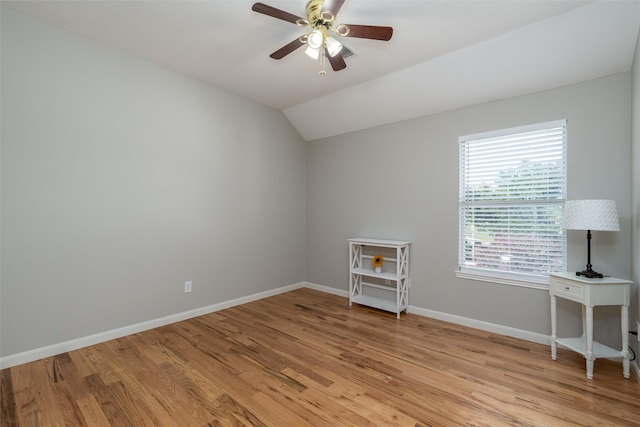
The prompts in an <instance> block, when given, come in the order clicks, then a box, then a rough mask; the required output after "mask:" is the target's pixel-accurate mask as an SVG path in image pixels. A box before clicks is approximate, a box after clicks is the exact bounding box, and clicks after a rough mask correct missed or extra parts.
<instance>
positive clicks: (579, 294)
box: [551, 278, 584, 302]
mask: <svg viewBox="0 0 640 427" xmlns="http://www.w3.org/2000/svg"><path fill="white" fill-rule="evenodd" d="M551 286H552V288H553V293H554V294H556V295H559V296H564V297H566V298H568V299H571V300H574V301H577V302H581V301H584V285H582V284H579V283H576V282H572V281H569V280H564V279H558V278H553V280H552V281H551Z"/></svg>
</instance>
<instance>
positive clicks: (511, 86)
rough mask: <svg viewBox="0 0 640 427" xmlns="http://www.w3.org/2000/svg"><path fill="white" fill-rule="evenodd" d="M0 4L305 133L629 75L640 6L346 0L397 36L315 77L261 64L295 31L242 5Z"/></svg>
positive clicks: (349, 17)
mask: <svg viewBox="0 0 640 427" xmlns="http://www.w3.org/2000/svg"><path fill="white" fill-rule="evenodd" d="M327 1H329V0H327ZM2 3H3V4H5V5H7V6H9V7H11V8H13V9H16V10H19V11H22V12H24V13H27V14H29V15H32V16H34V17H36V18H39V19H42V20H44V21H47V22H50V23H53V24H55V25H58V26H61V27H63V28H66V29H68V30H70V31H73V32H76V33H79V34H82V35H84V36H87V37H89V38H91V39H94V40H96V41H98V42H100V43H103V44H106V45H109V46H112V47H114V48H117V49H120V50H122V51H125V52H128V53H131V54H133V55H136V56H139V57H142V58H145V59H148V60H150V61H153V62H155V63H158V64H161V65H163V66H166V67H168V68H170V69H173V70H177V71H179V72H182V73H184V74H186V75H189V76H192V77H195V78H197V79H200V80H203V81H206V82H209V83H212V84H214V85H216V86H218V87H221V88H223V89H226V90H228V91H230V92H234V93H237V94H239V95H242V96H244V97H246V98H249V99H252V100H255V101H256V102H259V103H261V104H265V105H268V106H271V107H274V108H277V109H279V110H282V111H283V112H284V114H285V115H286V116H287V117H288V118H289V120H290V121H291V123H292V124H293V126H295V127H296V129H298V131H299V132H300V133H301V135H302V136H303V137H304V138H305V139H307V140H313V139H318V138H322V137H326V136H332V135H338V134H341V133H345V132H349V131H353V130H359V129H365V128H369V127H372V126H376V125H380V124H383V123H391V122H395V121H399V120H405V119H409V118H413V117H418V116H422V115H426V114H433V113H437V112H441V111H446V110H450V109H454V108H460V107H463V106H468V105H474V104H478V103H483V102H488V101H492V100H495V99H501V98H507V97H512V96H518V95H522V94H526V93H531V92H535V91H539V90H544V89H549V88H553V87H558V86H562V85H566V84H571V83H575V82H579V81H584V80H588V79H592V78H597V77H601V76H604V75H608V74H612V73H617V72H622V71H627V70H629V69H630V68H631V64H632V61H633V52H634V47H635V42H636V39H637V34H638V28H639V26H640V0H601V1H596V2H593V1H585V0H510V1H509V0H495V1H492V0H467V1H463V0H422V1H420V0H346V2H345V4H344V6H343V7H342V10H341V12H340V13H339V15H338V17H337V22H338V23H341V22H343V23H348V24H370V25H388V26H392V27H393V28H394V34H393V38H392V39H391V41H389V42H380V41H372V40H364V39H355V38H348V39H341V41H343V42H345V43H346V44H347V45H348V46H349V47H350V48H351V49H352V50H353V51H354V52H355V53H356V55H355V56H353V57H350V58H347V59H346V63H347V68H346V69H345V70H342V71H339V72H333V71H331V69H330V67H329V69H328V71H327V74H326V75H324V76H321V75H319V74H318V69H319V68H318V64H317V62H315V61H313V60H311V59H309V58H308V57H307V56H306V55H304V51H303V49H299V50H296V51H295V52H293V53H292V54H290V55H288V56H287V57H285V58H284V59H282V60H279V61H278V60H273V59H271V58H269V54H270V53H271V52H273V51H275V50H277V49H279V48H280V47H282V46H283V45H285V44H287V43H289V42H291V41H293V40H294V39H295V38H297V37H299V36H300V35H302V34H304V30H303V29H301V28H298V27H297V26H296V25H295V24H291V23H288V22H285V21H282V20H278V19H274V18H272V17H269V16H265V15H262V14H258V13H255V12H253V11H251V5H252V4H253V3H254V1H252V0H198V1H190V0H170V1H158V0H146V1H95V0H94V1H78V0H74V1H51V0H49V1H24V0H23V1H4V0H3V1H2ZM263 3H266V4H268V5H270V6H273V7H276V8H278V9H282V10H284V11H287V12H290V13H293V14H295V15H299V16H305V5H306V0H264V1H263ZM318 118H320V119H318Z"/></svg>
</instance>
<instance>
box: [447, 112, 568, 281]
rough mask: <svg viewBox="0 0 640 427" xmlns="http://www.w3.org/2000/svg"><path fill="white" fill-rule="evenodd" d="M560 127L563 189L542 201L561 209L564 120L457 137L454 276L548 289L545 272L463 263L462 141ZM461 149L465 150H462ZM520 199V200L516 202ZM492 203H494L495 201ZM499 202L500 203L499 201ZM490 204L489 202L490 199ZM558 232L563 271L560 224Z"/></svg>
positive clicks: (564, 258)
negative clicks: (516, 270) (483, 266)
mask: <svg viewBox="0 0 640 427" xmlns="http://www.w3.org/2000/svg"><path fill="white" fill-rule="evenodd" d="M556 128H562V129H563V136H562V159H561V162H562V177H561V180H562V189H561V197H560V198H555V199H547V200H546V201H545V202H542V203H543V204H546V205H557V206H559V207H560V209H561V211H564V203H565V201H566V200H567V145H568V136H567V120H566V119H561V120H554V121H549V122H542V123H536V124H531V125H525V126H519V127H514V128H507V129H501V130H495V131H490V132H483V133H477V134H472V135H466V136H461V137H459V138H458V145H459V154H458V161H459V167H460V169H459V171H458V179H459V185H458V191H459V193H458V220H459V230H458V268H457V269H456V271H455V275H456V277H457V278H462V279H472V280H477V281H484V282H492V283H499V284H506V285H514V286H520V287H528V288H536V289H548V288H549V275H548V274H527V273H523V272H514V271H500V270H496V269H491V268H474V267H472V266H466V265H464V259H466V250H465V248H466V247H467V242H466V241H467V239H466V233H465V227H466V220H465V215H464V214H463V212H464V208H467V207H468V203H469V199H467V198H465V196H466V194H467V193H466V192H465V189H466V187H464V184H465V183H466V182H467V181H466V179H467V176H469V175H468V174H464V175H463V172H464V171H466V169H464V165H463V159H466V157H463V154H466V153H467V150H466V148H465V144H467V143H473V142H478V141H482V140H488V139H494V138H504V137H509V136H515V135H519V134H526V133H529V132H538V131H545V130H550V129H556ZM463 150H464V151H463ZM522 200H523V199H514V200H508V201H505V202H504V203H503V205H504V206H509V205H518V204H520V205H521V204H522V203H523V202H522ZM519 201H520V202H519ZM494 203H495V202H494ZM499 203H502V202H499ZM536 203H537V202H535V201H527V202H526V205H528V206H533V205H535V204H536ZM489 204H490V202H489ZM559 232H560V233H561V237H560V238H559V243H560V245H561V260H560V261H561V264H562V265H561V270H562V271H566V266H567V249H566V248H567V238H566V232H565V230H563V229H562V228H561V225H560V224H559Z"/></svg>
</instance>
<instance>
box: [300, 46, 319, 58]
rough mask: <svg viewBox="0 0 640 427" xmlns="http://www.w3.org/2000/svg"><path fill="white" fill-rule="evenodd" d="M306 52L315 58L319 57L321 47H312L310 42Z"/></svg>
mask: <svg viewBox="0 0 640 427" xmlns="http://www.w3.org/2000/svg"><path fill="white" fill-rule="evenodd" d="M304 53H306V54H307V55H308V56H309V57H311V58H313V59H318V57H319V56H320V49H316V48H314V47H312V46H311V44H309V46H307V50H305V51H304Z"/></svg>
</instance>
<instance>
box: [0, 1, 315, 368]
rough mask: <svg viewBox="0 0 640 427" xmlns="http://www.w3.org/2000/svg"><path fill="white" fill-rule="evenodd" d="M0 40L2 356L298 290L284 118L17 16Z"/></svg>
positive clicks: (299, 267)
mask: <svg viewBox="0 0 640 427" xmlns="http://www.w3.org/2000/svg"><path fill="white" fill-rule="evenodd" d="M1 30H2V33H1V36H2V46H1V47H2V164H1V166H2V176H1V178H2V188H1V190H2V193H1V194H2V223H1V226H2V274H1V280H2V282H1V283H2V287H1V292H2V294H1V307H0V310H1V319H0V320H1V330H0V335H1V337H2V341H1V353H0V354H1V355H3V356H6V355H10V354H16V353H19V352H23V351H27V350H31V349H34V348H39V347H43V346H47V345H51V344H56V343H60V342H63V341H66V340H71V339H75V338H79V337H84V336H88V335H91V334H95V333H98V332H102V331H108V330H112V329H115V328H119V327H124V326H127V325H131V324H135V323H138V322H143V321H147V320H150V319H157V318H161V317H164V316H167V315H171V314H174V313H180V312H184V311H188V310H190V309H194V308H198V307H203V306H207V305H211V304H214V303H218V302H221V301H228V300H230V299H233V298H238V297H242V296H247V295H252V294H255V293H258V292H261V291H266V290H271V289H274V288H278V287H281V286H285V285H291V284H295V283H299V282H301V281H303V280H304V249H305V246H304V208H305V206H304V203H305V201H304V200H305V199H304V197H305V184H304V180H305V168H306V165H305V161H306V145H305V142H304V141H303V140H302V138H301V137H300V136H299V134H298V133H297V132H296V131H295V130H294V129H293V128H292V126H290V125H289V122H288V121H287V120H286V118H285V117H284V115H283V114H282V113H281V112H279V111H276V110H273V109H270V108H266V107H263V106H260V105H257V104H255V103H254V102H251V101H248V100H246V99H244V98H241V97H238V96H236V95H233V94H230V93H228V92H224V91H222V90H219V89H216V88H214V87H211V86H209V85H206V84H204V83H201V82H198V81H195V80H192V79H189V78H186V77H184V76H182V75H179V74H176V73H173V72H171V71H168V70H166V69H164V68H161V67H159V66H156V65H154V64H151V63H148V62H146V61H143V60H140V59H137V58H134V57H132V56H129V55H125V54H122V53H119V52H118V51H115V50H113V49H110V48H107V47H105V46H102V45H99V44H96V43H94V42H92V41H89V40H87V39H85V38H82V37H79V36H76V35H73V34H71V33H68V32H65V31H63V30H60V29H58V28H56V27H53V26H50V25H47V24H44V23H42V22H39V21H35V20H33V19H31V18H28V17H26V16H24V15H22V14H20V13H17V12H15V11H12V10H11V9H7V8H2V26H1ZM186 280H192V281H193V292H192V293H191V294H184V293H183V286H184V281H186Z"/></svg>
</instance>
